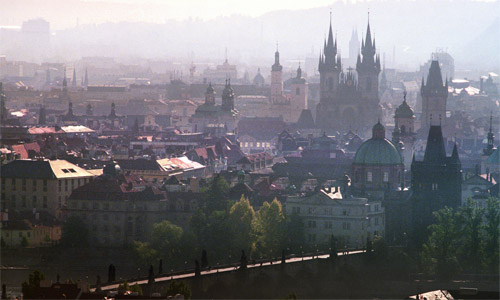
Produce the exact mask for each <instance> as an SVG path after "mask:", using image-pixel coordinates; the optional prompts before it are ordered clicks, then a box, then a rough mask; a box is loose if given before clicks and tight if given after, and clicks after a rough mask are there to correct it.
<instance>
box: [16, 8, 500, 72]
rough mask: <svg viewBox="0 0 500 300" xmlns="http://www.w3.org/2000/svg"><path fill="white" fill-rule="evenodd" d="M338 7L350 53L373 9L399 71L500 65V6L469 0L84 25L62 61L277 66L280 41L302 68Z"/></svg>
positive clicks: (384, 49) (338, 26)
mask: <svg viewBox="0 0 500 300" xmlns="http://www.w3.org/2000/svg"><path fill="white" fill-rule="evenodd" d="M86 3H87V4H88V5H90V4H89V3H91V2H86ZM330 9H331V10H332V14H333V17H332V24H333V28H334V31H335V32H336V33H337V36H338V42H339V46H340V51H341V53H342V55H343V56H347V55H348V53H349V51H348V42H349V39H350V36H351V32H352V29H353V28H354V27H357V28H358V32H359V34H360V35H361V33H362V32H365V30H366V23H367V11H368V10H370V23H371V26H372V31H373V32H374V33H375V37H376V43H377V48H378V49H379V51H380V52H381V54H383V53H385V54H386V60H387V65H388V67H392V65H391V63H392V61H393V55H392V54H393V49H395V50H396V51H395V52H396V63H397V65H398V67H402V66H406V67H407V69H410V70H416V69H417V68H418V65H420V64H422V63H423V62H424V61H426V60H427V59H429V57H430V54H431V52H433V51H435V50H436V49H437V48H441V49H447V50H448V51H449V52H450V53H451V54H452V55H453V56H456V58H457V60H456V64H457V66H458V67H460V65H461V64H469V63H475V64H478V65H479V64H489V63H492V62H495V61H498V49H499V47H498V16H499V13H498V12H499V11H500V4H499V2H498V1H495V2H483V1H465V0H418V1H396V0H386V1H383V0H374V1H369V2H366V1H354V3H352V2H351V1H345V2H344V1H336V2H334V3H333V4H332V5H331V6H328V7H319V8H313V9H306V10H287V9H286V8H284V9H283V10H278V11H273V12H270V13H267V14H264V15H262V16H260V17H255V18H252V17H247V16H242V15H233V16H230V17H219V18H216V19H213V20H209V21H203V20H200V19H190V20H185V21H166V22H165V23H163V24H154V23H137V22H121V23H107V24H100V25H80V26H79V27H78V28H73V29H67V30H61V31H57V32H55V35H54V36H53V38H52V39H53V44H54V45H55V50H56V53H55V55H54V56H55V57H64V58H71V59H75V58H79V57H81V56H93V55H99V56H114V57H116V56H121V57H126V58H131V57H144V58H167V57H169V58H176V60H183V61H184V62H191V61H194V62H206V61H212V62H222V61H223V60H224V55H225V50H224V49H225V47H227V49H228V56H229V60H230V62H237V63H239V64H240V65H241V64H250V65H261V66H267V65H270V64H271V63H272V60H273V57H274V56H273V53H274V51H275V48H276V42H277V41H279V49H280V52H281V57H282V61H283V64H284V66H285V68H286V67H293V68H296V64H297V63H296V60H297V59H304V58H305V57H306V56H308V57H318V55H319V50H320V48H321V46H322V43H323V38H324V36H325V34H326V33H327V30H328V23H329V11H330ZM242 13H244V12H242ZM495 41H496V43H495ZM34 50H36V49H34ZM7 54H8V55H11V56H12V57H15V56H16V54H17V52H16V51H15V49H13V50H11V51H10V52H9V53H7ZM382 56H383V55H382Z"/></svg>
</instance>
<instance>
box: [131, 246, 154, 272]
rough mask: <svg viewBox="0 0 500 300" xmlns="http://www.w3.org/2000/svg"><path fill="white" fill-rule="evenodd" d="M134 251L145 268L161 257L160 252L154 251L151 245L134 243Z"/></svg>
mask: <svg viewBox="0 0 500 300" xmlns="http://www.w3.org/2000/svg"><path fill="white" fill-rule="evenodd" d="M132 249H133V251H134V254H135V255H136V257H137V258H138V260H139V263H140V264H141V265H143V266H145V265H147V264H149V263H151V262H153V261H154V260H155V259H156V258H157V257H158V256H159V254H158V251H156V250H155V249H153V248H152V247H151V246H150V245H149V243H143V242H139V241H133V242H132Z"/></svg>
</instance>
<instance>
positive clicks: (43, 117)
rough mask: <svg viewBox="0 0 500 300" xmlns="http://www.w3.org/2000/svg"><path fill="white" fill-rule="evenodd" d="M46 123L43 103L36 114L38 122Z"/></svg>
mask: <svg viewBox="0 0 500 300" xmlns="http://www.w3.org/2000/svg"><path fill="white" fill-rule="evenodd" d="M45 123H47V114H46V111H45V105H44V106H42V107H41V108H40V113H39V115H38V124H40V125H45Z"/></svg>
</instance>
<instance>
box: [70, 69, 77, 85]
mask: <svg viewBox="0 0 500 300" xmlns="http://www.w3.org/2000/svg"><path fill="white" fill-rule="evenodd" d="M71 85H72V86H73V87H75V86H76V67H74V68H73V80H72V81H71Z"/></svg>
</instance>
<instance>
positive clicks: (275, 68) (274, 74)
mask: <svg viewBox="0 0 500 300" xmlns="http://www.w3.org/2000/svg"><path fill="white" fill-rule="evenodd" d="M282 72H283V66H282V65H281V64H280V53H279V51H278V44H276V52H275V53H274V64H273V65H272V67H271V102H272V103H273V104H283V103H284V102H285V101H284V100H285V97H284V96H283V76H282Z"/></svg>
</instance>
